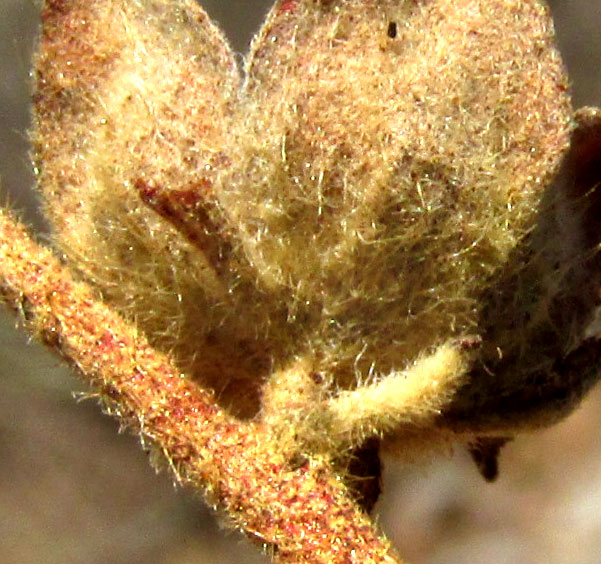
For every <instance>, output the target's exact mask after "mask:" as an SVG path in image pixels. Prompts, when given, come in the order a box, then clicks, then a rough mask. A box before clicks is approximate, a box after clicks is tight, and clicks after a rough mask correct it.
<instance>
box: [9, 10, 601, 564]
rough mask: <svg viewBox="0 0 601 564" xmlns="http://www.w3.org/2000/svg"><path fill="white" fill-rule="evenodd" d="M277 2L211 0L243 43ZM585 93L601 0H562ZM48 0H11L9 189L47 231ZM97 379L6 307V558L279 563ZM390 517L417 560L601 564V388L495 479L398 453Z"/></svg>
mask: <svg viewBox="0 0 601 564" xmlns="http://www.w3.org/2000/svg"><path fill="white" fill-rule="evenodd" d="M270 3H271V2H270V1H269V0H256V1H252V0H248V1H244V0H230V1H228V0H222V1H221V2H220V1H218V0H213V1H208V0H207V1H205V2H204V6H205V7H206V9H207V10H208V11H209V12H210V13H211V14H212V15H213V17H214V18H215V19H216V20H218V21H219V22H220V23H221V25H222V27H223V28H224V29H225V30H226V32H227V33H228V35H229V37H230V38H231V41H232V43H233V45H234V47H235V49H236V50H237V51H238V52H239V53H241V55H240V56H242V53H243V52H244V51H245V50H246V47H247V44H248V42H249V40H250V37H251V36H252V33H253V31H255V30H256V29H257V28H258V26H259V25H260V22H261V20H262V18H263V16H264V14H265V13H266V11H267V10H268V8H269V5H270ZM552 9H553V11H554V14H555V17H556V25H557V32H558V36H559V42H560V47H561V50H562V52H563V53H564V57H565V60H566V64H567V66H568V69H569V72H570V74H571V78H572V81H573V94H574V102H575V106H581V105H585V104H588V105H597V106H601V0H556V1H553V2H552ZM38 10H39V6H38V5H37V4H36V3H35V2H34V1H33V0H0V182H1V184H2V191H1V196H0V199H1V200H2V201H3V202H5V201H8V202H10V204H11V205H12V206H13V207H14V208H16V209H18V210H20V211H21V212H22V214H23V215H24V217H25V218H26V219H27V221H28V222H29V223H30V224H32V225H34V226H35V227H36V228H37V229H38V230H41V231H42V232H43V231H44V224H43V221H42V220H41V218H40V217H39V215H38V213H37V211H36V207H35V196H34V194H33V192H32V190H31V185H32V182H33V179H32V174H31V171H30V164H29V158H28V154H27V150H28V145H27V134H26V131H27V127H28V120H29V113H28V99H29V93H30V75H29V66H30V63H29V61H30V57H31V51H32V48H33V45H34V42H35V35H36V28H37V25H38V21H37V18H38ZM78 390H79V391H85V387H84V386H83V384H81V383H80V382H79V381H78V380H76V379H75V378H74V377H73V376H72V374H70V373H69V371H67V370H65V369H64V368H63V367H61V365H60V363H59V361H58V360H56V359H55V358H54V357H52V356H50V355H49V354H48V353H46V351H45V350H43V349H42V347H40V346H39V345H37V344H36V343H28V342H27V339H26V338H25V337H24V336H23V334H22V333H20V332H19V331H17V330H16V329H15V321H14V319H13V318H12V317H10V315H8V314H7V313H6V312H3V311H0V562H3V563H7V564H12V563H19V564H30V563H31V564H33V563H46V564H84V563H86V564H95V563H100V562H102V563H108V564H120V563H136V562H144V563H145V564H170V563H174V564H175V563H177V564H187V563H192V562H194V563H203V564H213V563H222V564H229V563H238V562H240V561H244V562H245V564H255V563H261V562H267V558H265V557H263V556H262V555H260V554H259V553H258V552H257V550H256V549H255V548H254V547H251V546H250V545H249V544H248V543H247V541H246V540H245V539H243V538H242V537H241V536H240V535H238V534H237V533H236V532H233V531H232V530H230V529H228V528H226V527H224V526H222V525H221V524H220V523H219V520H218V519H216V518H215V516H214V514H213V513H212V511H210V510H209V509H208V508H207V507H206V506H205V505H204V502H203V501H202V500H201V499H199V498H198V497H196V496H195V495H194V494H193V493H191V492H189V491H185V490H182V489H176V488H175V487H173V484H172V481H171V478H170V477H169V476H168V475H167V474H162V475H158V476H157V475H156V474H155V472H154V470H152V468H151V467H150V465H149V464H148V460H147V455H146V454H145V453H144V452H143V451H142V449H141V448H139V445H138V439H137V438H135V437H132V436H129V435H119V434H118V433H117V430H118V426H117V424H116V423H115V422H114V421H113V420H112V419H110V418H108V417H106V416H103V415H102V414H101V413H100V411H99V409H98V407H97V405H95V402H94V401H91V400H88V401H83V402H79V403H78V402H76V401H74V399H73V397H72V392H73V391H78ZM376 511H377V514H378V520H379V522H380V523H381V526H382V528H383V529H384V530H385V531H386V533H387V534H388V535H389V536H390V537H391V539H392V540H393V543H394V544H395V545H396V546H397V547H398V548H399V551H400V553H401V554H403V555H404V556H405V558H407V560H408V561H409V562H411V563H413V564H459V563H462V564H463V563H465V562H470V563H471V564H485V563H486V564H503V563H507V564H509V563H511V564H542V563H545V564H566V563H569V564H599V563H601V388H600V389H597V390H596V391H594V392H593V393H592V394H591V395H590V397H589V398H587V400H586V401H585V402H584V403H583V404H582V406H581V407H580V408H579V409H578V410H577V412H576V413H575V414H573V415H572V416H571V417H570V418H569V419H568V420H566V421H565V422H563V423H561V424H560V425H557V426H556V427H554V428H553V429H549V430H547V431H542V432H538V433H535V434H532V435H529V436H525V437H522V438H520V439H518V440H516V441H515V442H514V443H512V444H510V445H509V446H507V447H506V448H505V450H504V452H503V455H502V459H501V476H500V479H499V480H498V481H497V482H496V483H495V484H493V485H490V484H486V483H484V482H483V481H482V480H481V479H480V477H479V475H478V474H477V472H476V470H475V468H474V467H473V465H472V463H471V461H470V460H469V457H468V456H467V455H466V454H465V453H464V452H459V451H457V452H455V454H454V455H453V456H452V457H449V458H448V459H444V460H437V461H435V462H434V463H433V464H431V465H430V466H429V467H427V468H414V467H403V466H400V465H399V464H398V463H396V462H395V461H394V460H391V459H386V460H385V476H384V494H383V496H382V499H381V501H380V502H379V504H378V506H377V509H376Z"/></svg>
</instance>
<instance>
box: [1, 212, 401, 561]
mask: <svg viewBox="0 0 601 564" xmlns="http://www.w3.org/2000/svg"><path fill="white" fill-rule="evenodd" d="M0 295H1V298H2V300H3V301H4V302H5V303H6V304H7V305H8V306H9V307H11V308H12V309H13V310H16V311H18V312H21V314H22V317H23V319H24V320H25V324H26V326H27V328H28V330H29V331H30V332H31V333H33V334H34V335H36V336H37V337H38V338H40V339H41V340H42V341H43V342H44V343H46V344H47V345H48V346H50V347H51V348H52V349H54V350H55V351H56V352H58V353H59V354H60V355H62V356H63V357H64V358H65V359H66V360H67V361H68V362H69V363H70V364H72V365H73V366H74V367H76V368H77V370H78V372H79V373H80V375H81V376H82V377H83V378H84V379H85V380H87V381H88V382H89V383H90V384H91V385H92V386H93V387H94V388H95V389H96V390H97V391H98V392H99V393H100V396H101V397H102V398H103V400H104V401H105V402H106V403H107V404H108V405H109V406H110V407H111V409H112V412H113V413H114V414H116V415H117V416H118V418H119V419H120V420H121V421H122V422H124V423H126V424H127V425H129V426H130V427H133V428H134V429H135V430H136V431H138V432H140V433H142V434H143V435H144V436H145V437H146V438H149V439H151V441H152V442H153V443H154V444H156V446H157V447H158V448H159V449H160V450H162V451H163V453H164V454H165V456H166V457H167V459H168V461H169V464H170V466H171V468H172V469H173V470H174V472H175V473H176V476H177V477H178V480H179V481H180V482H181V483H184V484H188V485H192V486H193V487H195V488H197V489H200V490H202V491H203V492H204V493H205V495H206V496H207V498H208V500H209V502H210V503H211V504H212V505H214V506H215V507H217V508H219V509H221V510H223V511H224V512H225V513H226V514H227V515H228V516H229V517H230V519H231V520H232V522H233V524H234V525H235V526H236V527H238V528H240V529H243V530H244V531H245V533H246V534H247V536H249V537H250V538H251V539H253V540H254V541H255V542H257V543H259V544H261V545H263V547H265V548H266V549H268V550H271V551H272V555H273V557H274V560H275V561H276V562H310V563H323V564H325V563H337V562H340V563H342V562H345V563H346V562H390V563H392V562H399V560H398V559H397V557H396V556H395V555H394V554H393V552H392V550H391V548H390V546H389V544H388V542H387V541H386V540H385V539H383V538H382V537H380V536H378V533H377V532H376V531H375V530H374V528H373V525H372V524H371V523H370V521H369V519H368V517H367V516H366V515H365V514H363V513H362V512H361V511H360V510H359V509H358V508H357V506H356V505H355V504H354V503H353V502H352V501H351V500H350V498H349V497H348V495H347V491H346V489H345V487H344V486H343V485H342V484H341V483H340V480H338V479H337V477H336V476H335V475H334V474H333V473H332V472H331V470H329V467H328V461H327V460H326V459H324V458H321V457H309V458H307V460H306V462H305V463H304V464H303V465H302V466H301V467H298V466H297V465H296V466H295V465H294V464H291V463H290V462H289V461H288V460H287V459H286V454H285V453H284V452H282V449H279V448H278V444H277V443H276V442H275V441H274V440H273V439H272V438H271V436H270V435H269V434H268V433H267V432H266V429H265V427H264V426H260V425H257V424H252V423H244V424H242V423H239V422H237V421H235V420H234V419H232V418H230V417H228V416H227V415H226V414H224V413H223V412H222V411H221V410H220V409H219V408H218V407H217V406H216V405H215V404H214V402H213V401H212V399H211V397H210V394H208V393H207V392H205V391H203V390H202V389H200V388H198V387H197V386H196V385H194V384H193V383H191V382H190V381H189V380H187V379H186V378H185V377H184V376H183V375H182V374H181V372H180V371H179V370H178V369H177V368H176V367H175V366H174V364H173V363H172V362H171V361H170V359H169V358H168V357H166V356H165V355H163V354H161V353H159V352H157V351H155V350H154V349H153V348H152V347H150V346H149V345H148V343H147V341H146V339H145V337H144V336H142V335H140V334H139V333H138V332H137V331H136V329H135V327H133V326H132V325H130V324H128V323H126V322H125V321H124V320H123V319H122V318H121V317H120V316H119V315H117V314H116V313H114V312H112V311H111V310H110V309H109V308H108V307H107V306H105V305H103V304H102V303H100V302H99V301H97V300H96V299H95V297H94V295H93V294H92V292H91V291H90V290H89V289H88V288H87V287H86V286H85V285H84V284H81V283H79V282H76V281H74V280H73V278H72V277H71V275H70V274H69V273H68V271H67V270H66V269H65V268H64V267H63V266H62V265H61V264H60V263H59V261H58V260H57V259H56V258H55V257H54V256H53V255H52V254H51V253H50V252H49V251H48V250H46V249H44V248H42V247H39V246H38V245H37V244H35V243H34V242H33V241H32V240H31V239H30V238H29V237H28V235H27V233H26V231H25V229H24V228H23V227H22V226H21V225H19V224H18V223H16V222H15V221H13V219H12V218H11V217H10V215H9V214H8V213H7V212H5V211H0Z"/></svg>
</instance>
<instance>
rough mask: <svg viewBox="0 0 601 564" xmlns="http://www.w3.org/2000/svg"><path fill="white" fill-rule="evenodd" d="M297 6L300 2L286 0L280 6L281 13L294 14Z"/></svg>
mask: <svg viewBox="0 0 601 564" xmlns="http://www.w3.org/2000/svg"><path fill="white" fill-rule="evenodd" d="M297 4H298V0H284V1H283V2H282V3H281V4H280V12H292V10H294V8H296V5H297Z"/></svg>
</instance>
